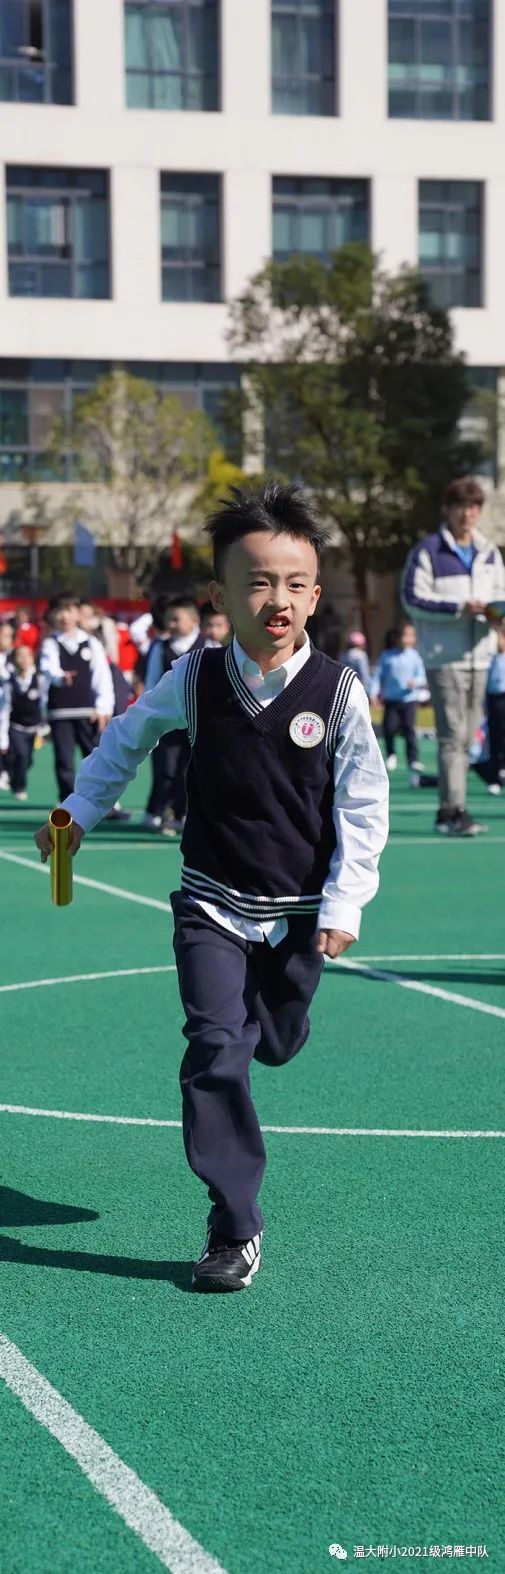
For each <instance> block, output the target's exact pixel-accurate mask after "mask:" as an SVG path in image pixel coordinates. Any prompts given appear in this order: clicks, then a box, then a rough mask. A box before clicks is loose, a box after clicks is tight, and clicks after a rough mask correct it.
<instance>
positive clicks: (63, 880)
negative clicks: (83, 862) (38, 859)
mask: <svg viewBox="0 0 505 1574" xmlns="http://www.w3.org/2000/svg"><path fill="white" fill-rule="evenodd" d="M72 823H73V822H72V816H71V814H69V813H68V810H67V809H53V811H52V814H50V815H49V831H50V836H51V844H52V845H51V896H52V899H53V902H54V903H55V905H56V907H68V905H69V902H71V901H72V895H73V892H72V854H71V851H70V843H71V841H72Z"/></svg>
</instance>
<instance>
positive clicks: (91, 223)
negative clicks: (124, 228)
mask: <svg viewBox="0 0 505 1574" xmlns="http://www.w3.org/2000/svg"><path fill="white" fill-rule="evenodd" d="M73 216H74V247H75V258H76V261H77V262H85V261H88V262H95V261H97V262H103V261H104V259H105V258H106V256H107V203H106V201H105V200H104V199H103V198H101V197H95V198H93V199H92V200H91V201H90V200H89V198H86V197H76V198H75V201H74V204H73Z"/></svg>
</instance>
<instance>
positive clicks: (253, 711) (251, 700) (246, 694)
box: [224, 640, 284, 716]
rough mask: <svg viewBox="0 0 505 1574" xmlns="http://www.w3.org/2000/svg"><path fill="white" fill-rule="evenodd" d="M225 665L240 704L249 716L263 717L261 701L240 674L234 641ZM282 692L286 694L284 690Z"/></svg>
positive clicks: (230, 646)
mask: <svg viewBox="0 0 505 1574" xmlns="http://www.w3.org/2000/svg"><path fill="white" fill-rule="evenodd" d="M224 664H225V667H226V676H227V678H228V680H229V682H230V683H231V686H232V689H234V690H235V694H236V696H237V699H238V700H240V704H241V705H242V707H243V709H244V710H245V711H247V714H248V716H259V715H261V711H262V708H263V707H262V706H261V705H260V702H259V700H257V699H255V697H254V694H251V692H250V690H249V689H248V688H247V684H246V683H244V679H243V677H242V674H241V672H240V669H239V666H238V662H237V658H236V656H235V651H234V649H233V640H232V641H231V643H230V644H229V645H227V647H226V655H225V658H224ZM282 692H284V690H283V691H282ZM272 703H273V701H272Z"/></svg>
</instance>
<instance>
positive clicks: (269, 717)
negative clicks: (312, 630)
mask: <svg viewBox="0 0 505 1574" xmlns="http://www.w3.org/2000/svg"><path fill="white" fill-rule="evenodd" d="M320 660H321V656H320V652H319V651H317V650H315V649H314V646H313V645H311V647H310V656H308V657H307V660H306V661H304V663H303V667H300V669H299V671H298V672H296V673H295V676H294V677H293V678H290V680H289V682H288V683H285V684H284V688H283V689H281V691H280V694H276V695H275V698H274V699H271V700H269V702H268V705H260V702H259V700H257V699H256V698H255V696H254V694H251V693H250V692H249V689H248V688H247V685H246V684H245V683H244V680H243V678H242V675H241V673H240V669H239V666H238V663H237V659H236V656H235V653H234V650H233V644H231V645H228V647H227V650H226V656H225V667H226V674H227V677H228V681H229V683H230V684H231V687H232V689H233V691H234V694H235V696H236V698H237V700H238V701H239V704H240V705H241V706H242V709H243V710H244V711H245V712H246V715H248V716H250V717H251V719H252V720H253V721H254V722H256V725H257V726H258V727H259V729H260V731H262V732H263V731H269V729H270V728H271V727H273V726H274V724H275V721H276V720H277V718H278V717H279V716H282V715H283V714H284V712H285V711H287V710H291V708H292V705H293V702H294V701H296V700H297V698H298V696H302V695H303V693H304V690H305V689H306V688H307V685H308V683H309V682H310V679H311V678H312V677H313V675H314V672H315V670H316V669H317V666H318V664H319V663H320Z"/></svg>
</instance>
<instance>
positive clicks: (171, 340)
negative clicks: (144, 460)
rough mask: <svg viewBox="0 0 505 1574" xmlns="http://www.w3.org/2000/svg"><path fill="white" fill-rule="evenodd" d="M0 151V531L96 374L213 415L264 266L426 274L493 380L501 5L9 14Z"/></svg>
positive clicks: (16, 3)
mask: <svg viewBox="0 0 505 1574" xmlns="http://www.w3.org/2000/svg"><path fill="white" fill-rule="evenodd" d="M0 159H1V163H0V321H1V334H0V524H1V523H2V522H3V521H5V519H6V518H7V517H8V516H9V513H10V512H12V508H13V505H14V502H15V499H16V496H19V482H20V481H21V480H22V479H23V477H25V476H26V475H27V474H30V475H34V476H35V478H37V476H38V477H39V478H40V480H41V481H50V480H51V477H50V475H49V474H48V473H47V467H46V468H44V461H43V458H42V455H43V450H44V444H45V441H46V439H47V433H48V431H49V428H50V425H51V422H52V420H53V419H54V416H55V415H58V414H61V413H63V414H64V415H66V416H67V417H68V419H69V421H70V416H71V405H72V399H73V396H74V393H75V391H76V390H77V391H79V390H80V389H82V388H84V387H88V386H90V385H91V384H92V383H93V381H94V380H95V378H96V377H97V376H99V375H100V373H101V372H103V371H105V370H107V369H108V368H110V367H112V366H115V365H126V366H128V367H131V368H132V369H134V370H135V371H136V372H138V373H139V374H144V375H147V376H150V377H152V378H155V379H156V381H158V382H160V383H162V384H163V385H164V386H166V387H167V388H173V389H175V390H176V391H179V392H182V393H183V395H184V397H185V399H186V401H187V402H188V403H196V404H200V405H202V406H203V407H205V408H206V409H208V410H209V412H210V413H211V414H212V413H213V411H214V410H215V409H216V408H217V402H218V400H219V394H220V390H221V388H222V386H223V385H226V384H227V383H229V382H233V381H236V380H237V378H238V376H239V369H238V368H237V367H234V366H233V365H232V364H231V362H230V353H229V350H228V347H227V343H226V338H225V330H226V326H227V316H228V312H227V302H228V301H229V300H231V299H232V298H233V297H234V296H236V295H237V294H238V293H239V292H240V291H241V290H242V289H243V288H244V286H245V285H246V283H247V281H248V279H249V278H250V277H251V275H252V274H254V273H255V272H256V271H258V270H259V269H260V268H261V267H262V265H263V264H264V263H265V261H266V260H267V259H268V258H269V257H270V256H271V255H272V254H275V255H277V256H279V257H284V256H286V255H289V252H290V251H293V250H308V251H313V252H315V253H317V254H318V255H325V254H326V253H327V252H328V251H329V250H331V248H332V247H333V246H335V245H338V244H340V243H341V242H343V241H346V240H348V239H354V238H368V239H369V240H370V242H371V244H372V246H373V248H374V250H376V251H377V252H379V253H381V255H382V258H383V261H384V263H385V265H386V266H387V267H388V268H391V269H395V268H396V267H398V266H399V265H400V264H402V263H404V262H409V263H414V264H417V263H420V264H421V266H422V267H423V269H424V271H425V272H426V276H427V277H428V278H430V280H431V282H432V287H433V290H434V292H435V294H436V297H437V299H439V300H440V301H442V302H443V303H444V304H447V305H449V306H450V307H451V310H452V311H453V314H454V324H455V331H456V340H457V345H458V347H459V348H460V349H461V350H462V351H464V353H465V355H466V357H467V359H468V362H469V365H470V367H471V368H473V369H474V370H475V379H474V380H475V383H476V384H477V385H478V386H480V385H482V386H485V387H489V388H494V387H495V386H496V385H497V384H498V386H501V382H502V371H501V368H502V367H505V289H504V285H503V281H504V278H505V0H35V4H34V3H33V0H0ZM68 479H70V476H69V477H68Z"/></svg>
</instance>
